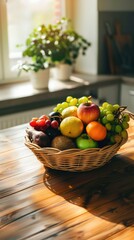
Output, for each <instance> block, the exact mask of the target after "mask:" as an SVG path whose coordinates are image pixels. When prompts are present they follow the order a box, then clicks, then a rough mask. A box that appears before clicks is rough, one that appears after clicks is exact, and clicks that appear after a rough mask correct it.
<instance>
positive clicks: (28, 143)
mask: <svg viewBox="0 0 134 240" xmlns="http://www.w3.org/2000/svg"><path fill="white" fill-rule="evenodd" d="M127 140H128V138H122V140H121V142H119V143H115V144H112V145H106V146H104V147H102V148H87V149H79V148H71V149H67V150H59V149H57V148H52V147H40V146H39V145H37V144H35V143H32V142H31V141H30V139H29V137H28V135H26V136H25V145H26V146H27V147H29V148H32V150H35V151H36V152H38V153H41V152H42V153H45V152H47V153H49V155H51V154H54V155H59V154H66V155H67V154H69V155H70V152H71V154H73V153H74V154H85V153H92V152H93V153H94V152H96V153H97V152H98V153H101V152H104V151H108V150H110V151H111V150H112V149H115V148H117V149H118V148H120V147H121V146H122V145H124V144H125V143H126V142H127Z"/></svg>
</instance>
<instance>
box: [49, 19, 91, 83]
mask: <svg viewBox="0 0 134 240" xmlns="http://www.w3.org/2000/svg"><path fill="white" fill-rule="evenodd" d="M49 29H50V32H51V39H50V41H51V44H52V45H53V48H52V51H51V61H52V63H53V64H54V66H55V70H56V71H55V73H56V78H58V79H59V80H67V79H69V77H70V75H71V72H72V67H73V65H74V63H75V62H76V60H77V58H78V56H79V55H80V54H83V55H85V54H86V51H87V49H88V47H89V46H90V45H91V43H90V42H89V41H87V40H86V39H85V38H84V37H83V36H81V35H80V34H78V33H77V32H76V31H75V30H74V29H73V28H72V27H71V20H69V19H67V18H62V19H61V20H60V21H59V22H57V24H55V25H50V26H49Z"/></svg>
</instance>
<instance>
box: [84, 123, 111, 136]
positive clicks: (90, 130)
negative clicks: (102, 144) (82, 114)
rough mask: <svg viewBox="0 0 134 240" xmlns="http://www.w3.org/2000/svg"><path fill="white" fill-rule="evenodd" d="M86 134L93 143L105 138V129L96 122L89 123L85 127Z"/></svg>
mask: <svg viewBox="0 0 134 240" xmlns="http://www.w3.org/2000/svg"><path fill="white" fill-rule="evenodd" d="M86 132H87V134H88V136H89V137H91V138H92V139H93V140H95V141H102V140H104V139H105V138H106V135H107V129H106V127H104V126H103V125H102V124H101V123H99V122H97V121H93V122H90V123H89V124H88V125H87V126H86Z"/></svg>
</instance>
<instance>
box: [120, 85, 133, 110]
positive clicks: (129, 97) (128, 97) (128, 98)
mask: <svg viewBox="0 0 134 240" xmlns="http://www.w3.org/2000/svg"><path fill="white" fill-rule="evenodd" d="M121 105H126V106H127V109H128V110H129V111H131V112H133V113H134V85H131V84H125V83H123V84H122V85H121Z"/></svg>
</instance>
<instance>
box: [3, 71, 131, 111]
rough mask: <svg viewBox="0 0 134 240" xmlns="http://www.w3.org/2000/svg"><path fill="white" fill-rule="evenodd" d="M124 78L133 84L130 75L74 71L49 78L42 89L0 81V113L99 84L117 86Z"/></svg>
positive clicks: (59, 98) (51, 100) (47, 102)
mask: <svg viewBox="0 0 134 240" xmlns="http://www.w3.org/2000/svg"><path fill="white" fill-rule="evenodd" d="M126 82H127V83H128V84H132V85H133V84H134V78H132V77H121V76H109V75H89V74H80V73H75V74H73V75H72V76H71V78H70V80H68V81H64V82H63V81H58V80H54V79H50V82H49V88H48V89H45V90H35V89H33V88H32V86H31V83H30V82H29V81H27V82H20V83H14V84H13V83H12V84H7V85H1V86H0V115H5V114H10V113H15V112H19V111H25V110H28V109H34V108H39V107H45V106H48V105H50V106H51V105H53V104H55V103H56V102H59V101H62V100H64V99H65V97H66V96H67V95H76V96H81V93H83V94H87V95H88V94H90V93H92V91H94V90H97V89H99V88H100V87H103V86H111V85H113V84H117V86H118V88H120V84H121V83H126Z"/></svg>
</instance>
